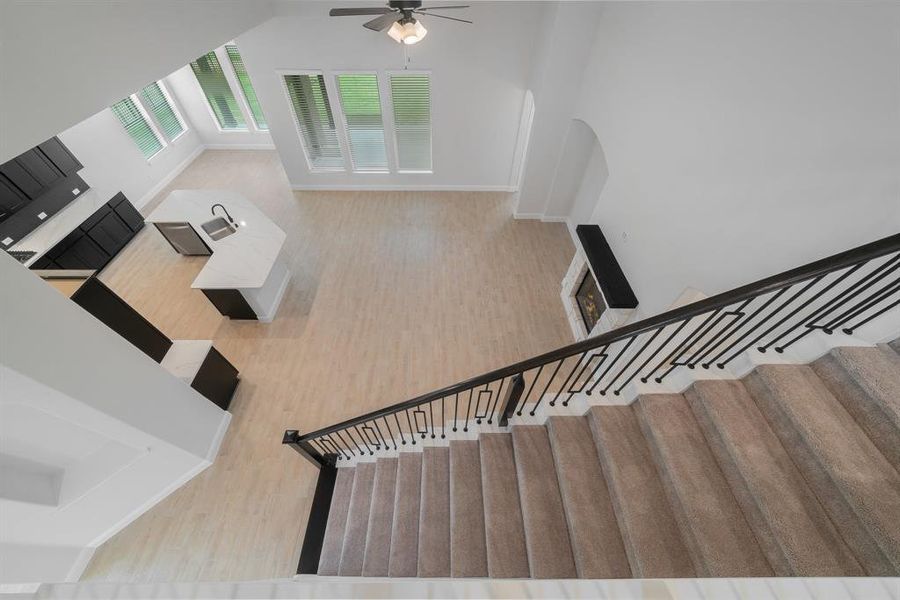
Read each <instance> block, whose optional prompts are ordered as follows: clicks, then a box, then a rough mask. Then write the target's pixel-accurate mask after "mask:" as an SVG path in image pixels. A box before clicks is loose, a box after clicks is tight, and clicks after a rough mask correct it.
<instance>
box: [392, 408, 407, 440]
mask: <svg viewBox="0 0 900 600" xmlns="http://www.w3.org/2000/svg"><path fill="white" fill-rule="evenodd" d="M394 422H395V423H396V424H397V431H399V432H400V442H401V443H400V445H401V446H405V445H406V438H405V437H403V428H402V427H400V419H399V418H398V417H397V413H394ZM394 445H395V446H396V444H394Z"/></svg>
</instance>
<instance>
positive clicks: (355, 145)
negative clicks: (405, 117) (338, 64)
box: [337, 74, 388, 171]
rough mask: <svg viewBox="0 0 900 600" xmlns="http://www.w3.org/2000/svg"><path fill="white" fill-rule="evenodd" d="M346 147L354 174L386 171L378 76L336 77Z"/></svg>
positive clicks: (386, 163)
mask: <svg viewBox="0 0 900 600" xmlns="http://www.w3.org/2000/svg"><path fill="white" fill-rule="evenodd" d="M337 83H338V90H339V91H340V95H341V107H342V108H343V110H344V123H345V124H346V127H347V143H348V145H349V147H350V158H351V160H352V161H353V169H354V170H355V171H387V170H388V161H387V152H386V151H385V148H384V124H383V123H382V121H381V97H380V96H379V94H378V76H377V75H375V74H352V75H338V76H337Z"/></svg>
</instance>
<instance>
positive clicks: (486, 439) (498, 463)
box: [478, 433, 530, 579]
mask: <svg viewBox="0 0 900 600" xmlns="http://www.w3.org/2000/svg"><path fill="white" fill-rule="evenodd" d="M478 442H479V451H480V456H481V487H482V491H483V494H484V527H485V541H486V546H487V562H488V574H489V575H490V577H496V578H505V579H510V578H519V577H529V575H530V571H529V568H528V553H527V550H526V549H525V526H524V524H523V522H522V509H521V505H520V503H519V487H518V485H519V484H518V481H517V477H516V462H515V458H514V455H513V443H512V435H511V434H509V433H484V434H482V435H481V436H480V437H479V440H478Z"/></svg>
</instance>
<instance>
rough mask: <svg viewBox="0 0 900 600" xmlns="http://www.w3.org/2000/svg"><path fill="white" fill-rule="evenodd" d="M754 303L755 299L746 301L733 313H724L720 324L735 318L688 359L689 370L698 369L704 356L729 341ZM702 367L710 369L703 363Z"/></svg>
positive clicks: (707, 364)
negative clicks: (745, 311) (745, 310)
mask: <svg viewBox="0 0 900 600" xmlns="http://www.w3.org/2000/svg"><path fill="white" fill-rule="evenodd" d="M752 301H753V298H750V299H749V300H745V301H744V302H742V303H741V305H740V306H738V307H737V308H736V309H734V310H733V311H728V310H726V311H725V312H724V313H722V318H721V319H719V322H721V321H723V320H725V317H735V318H734V319H732V320H731V322H730V323H728V325H726V326H725V327H723V328H722V329H720V330H719V332H718V333H717V334H715V335H714V336H712V337H711V338H710V339H709V340H708V341H707V342H706V343H705V344H703V346H702V347H701V348H700V349H699V350H697V351H696V352H694V354H693V355H692V356H691V357H690V358H688V360H687V365H688V368H689V369H693V368H694V367H696V366H697V363H700V361H702V360H703V357H704V356H706V355H707V354H709V353H710V352H713V351H714V350H715V349H716V348H717V347H718V346H719V344H720V343H721V342H722V341H724V340H726V339H728V336H729V335H731V333H732V332H733V331H734V329H735V325H736V324H738V323H740V322H741V319H742V318H743V317H744V315H745V313H744V309H745V308H747V305H748V304H750V303H751V302H752ZM701 366H702V367H703V368H704V369H708V368H709V363H706V364H703V363H701Z"/></svg>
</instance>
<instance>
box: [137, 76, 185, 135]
mask: <svg viewBox="0 0 900 600" xmlns="http://www.w3.org/2000/svg"><path fill="white" fill-rule="evenodd" d="M138 96H139V97H140V99H141V103H142V104H143V105H144V108H145V109H146V110H148V111H149V112H151V113H153V116H154V117H156V122H157V123H159V127H160V129H162V131H163V133H164V134H165V135H166V137H167V138H169V139H170V140H174V139H175V138H177V137H178V136H179V135H181V134H182V133H184V126H183V125H182V124H181V121H180V120H179V119H178V115H176V114H175V109H173V108H172V105H171V104H169V99H168V98H167V97H166V95H165V94H164V93H163V91H162V88H161V87H160V85H159V82H157V81H154V82H153V83H151V84H150V85H148V86H147V87H145V88H144V89H142V90H141V91H140V93H139V94H138Z"/></svg>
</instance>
